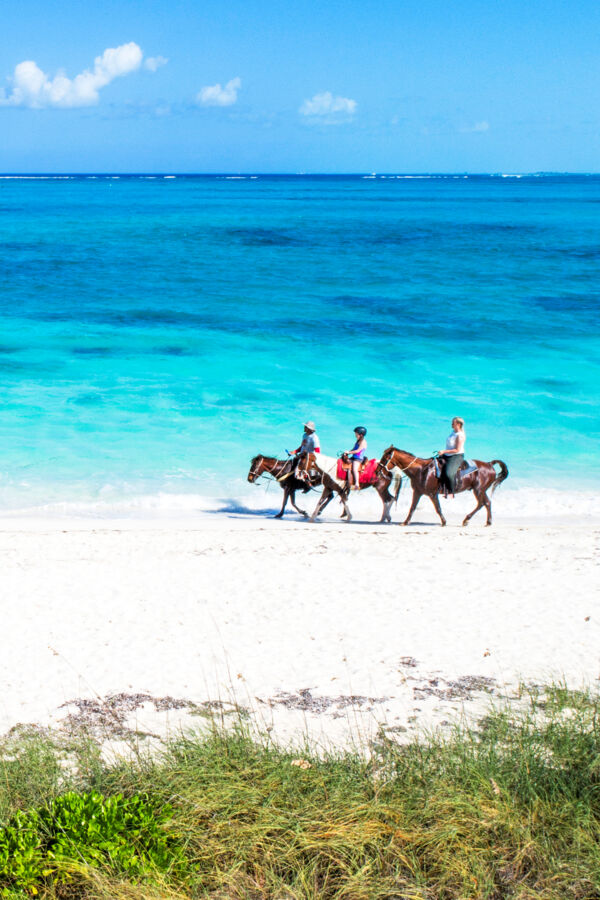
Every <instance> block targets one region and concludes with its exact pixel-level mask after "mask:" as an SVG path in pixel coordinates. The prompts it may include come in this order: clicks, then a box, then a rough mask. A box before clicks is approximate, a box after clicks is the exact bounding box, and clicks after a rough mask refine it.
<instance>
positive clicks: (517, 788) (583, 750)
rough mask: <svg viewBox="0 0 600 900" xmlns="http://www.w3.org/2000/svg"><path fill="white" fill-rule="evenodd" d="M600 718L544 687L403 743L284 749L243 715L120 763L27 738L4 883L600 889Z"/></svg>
mask: <svg viewBox="0 0 600 900" xmlns="http://www.w3.org/2000/svg"><path fill="white" fill-rule="evenodd" d="M599 713H600V698H599V697H598V696H597V695H596V694H595V693H594V692H591V691H569V689H568V688H567V687H566V686H564V685H558V686H551V687H549V688H543V687H540V686H534V687H531V688H526V689H523V690H522V691H521V694H520V696H519V697H517V698H513V699H512V700H511V701H510V702H509V701H504V702H503V704H502V705H499V706H498V705H496V706H492V707H490V708H489V710H488V712H487V714H486V715H485V717H484V718H483V719H481V720H480V721H478V722H476V723H475V724H471V725H469V724H467V723H465V722H463V723H461V724H457V725H456V726H452V727H450V728H447V729H445V730H442V731H440V732H436V733H435V734H429V735H423V734H421V735H419V736H414V737H409V736H408V733H406V732H405V733H402V735H401V742H400V741H398V739H397V732H392V733H388V734H386V729H385V728H383V729H382V731H381V733H380V734H379V736H378V738H377V739H376V740H375V741H373V742H372V743H371V744H370V745H369V746H368V747H367V746H365V747H363V748H361V749H357V750H353V751H343V752H342V751H339V750H338V751H334V750H332V751H330V752H323V751H322V750H320V751H319V752H316V750H315V748H311V746H310V745H307V746H305V747H303V748H302V749H299V748H298V747H296V748H294V749H292V748H285V747H281V746H279V745H278V744H276V743H275V742H274V741H273V740H271V738H270V737H269V736H264V737H263V738H260V737H258V738H257V736H256V735H251V734H250V732H249V731H248V724H247V722H245V721H241V720H240V722H239V723H238V724H237V726H236V727H229V728H227V729H224V728H223V725H222V722H220V723H217V722H215V723H214V727H211V728H209V729H208V730H205V731H202V732H199V733H197V734H188V735H185V736H181V737H179V738H178V739H177V740H172V741H169V742H168V743H167V744H166V745H165V746H164V748H163V749H162V751H161V752H160V753H157V752H156V751H154V752H147V753H142V752H141V751H140V749H139V746H136V747H135V748H132V752H131V753H130V754H129V755H127V756H123V757H121V758H119V759H116V760H113V761H111V762H107V761H104V760H103V756H102V754H101V753H100V752H99V749H98V748H97V750H96V752H92V751H91V750H90V747H89V746H87V747H83V746H82V747H80V748H78V747H77V746H76V745H75V744H73V743H72V744H71V745H70V746H69V747H68V748H67V749H65V748H63V749H62V750H61V748H60V746H59V743H57V741H56V738H55V737H52V738H51V737H50V736H48V735H43V734H42V735H38V736H36V737H33V738H32V737H28V738H27V740H25V741H24V742H22V743H19V742H18V741H17V742H16V743H15V742H14V741H13V742H12V743H11V746H10V752H8V748H7V753H6V754H5V755H6V759H5V760H4V762H3V763H2V764H0V771H1V772H2V776H3V777H2V779H0V810H1V811H2V820H1V821H0V889H1V890H2V891H3V896H5V897H13V898H17V897H25V896H28V897H31V896H32V895H35V894H37V896H39V897H44V898H51V897H52V898H62V897H68V898H108V897H111V898H122V900H126V898H127V900H142V898H147V900H154V898H156V900H158V898H171V900H184V898H190V900H191V898H212V900H229V898H231V900H234V898H235V900H243V898H248V900H309V898H310V900H316V898H319V900H371V898H375V900H384V898H385V900H400V898H410V900H463V898H465V900H466V898H472V900H479V898H481V900H484V898H485V900H504V898H506V900H508V898H510V900H533V898H534V897H535V898H544V900H559V898H561V900H562V898H572V900H597V898H600V715H599ZM61 753H62V754H63V755H62V757H61ZM35 759H37V760H43V761H45V763H44V764H45V765H46V766H47V771H46V773H45V774H41V773H40V772H39V771H38V770H37V768H36V767H35V766H33V765H32V760H35ZM65 761H66V762H65ZM44 794H45V796H44ZM6 848H9V849H10V852H8V850H7V849H6ZM19 854H20V858H21V863H20V865H21V868H18V867H16V863H15V860H16V859H18V858H19Z"/></svg>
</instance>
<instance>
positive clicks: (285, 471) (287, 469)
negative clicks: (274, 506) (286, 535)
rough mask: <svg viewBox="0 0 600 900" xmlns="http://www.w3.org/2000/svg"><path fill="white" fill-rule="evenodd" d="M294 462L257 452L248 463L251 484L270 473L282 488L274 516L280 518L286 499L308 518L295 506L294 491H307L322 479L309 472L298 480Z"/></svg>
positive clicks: (303, 511)
mask: <svg viewBox="0 0 600 900" xmlns="http://www.w3.org/2000/svg"><path fill="white" fill-rule="evenodd" d="M293 467H294V463H293V460H292V459H276V458H275V457H274V456H263V455H262V454H260V453H259V454H258V456H255V457H254V459H253V460H252V461H251V463H250V471H249V472H248V481H249V482H250V483H251V484H253V483H254V482H255V481H258V479H259V478H260V476H261V475H272V476H273V478H275V479H276V480H277V481H278V482H279V485H280V487H282V488H283V503H282V504H281V509H280V510H279V512H278V513H277V515H276V516H275V518H276V519H281V518H282V517H283V514H284V512H285V507H286V505H287V502H288V500H289V501H290V503H291V504H292V506H293V507H294V509H295V510H296V512H298V513H300V515H301V516H304V517H305V518H308V513H307V512H306V511H305V510H303V509H300V507H299V506H296V491H302V492H303V493H307V491H309V490H310V489H311V488H313V487H318V486H319V485H320V484H321V483H322V481H321V478H320V477H319V478H315V477H313V476H311V474H310V473H308V474H307V478H306V480H302V481H301V480H300V479H299V478H296V477H295V476H294V474H293Z"/></svg>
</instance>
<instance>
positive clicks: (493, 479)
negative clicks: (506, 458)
mask: <svg viewBox="0 0 600 900" xmlns="http://www.w3.org/2000/svg"><path fill="white" fill-rule="evenodd" d="M475 464H476V466H477V469H476V471H475V472H470V473H469V474H468V475H461V473H460V470H459V471H458V473H457V477H456V481H457V484H456V493H457V494H460V493H462V492H463V491H473V493H474V494H475V498H476V500H477V506H476V507H475V509H474V510H473V512H470V513H469V515H468V516H465V518H464V521H463V525H466V524H467V522H468V521H469V519H471V518H472V517H473V516H474V515H475V513H476V512H477V511H478V510H480V509H481V507H482V506H485V508H486V510H487V522H486V523H485V524H486V525H491V524H492V503H491V500H490V498H489V497H488V495H487V491H488V490H489V489H490V488H491V492H490V496H491V495H492V494H493V493H494V491H495V490H496V488H497V487H498V485H499V484H502V482H503V481H505V480H506V479H507V478H508V467H507V465H506V463H504V462H502V460H501V459H493V460H492V461H491V462H481V460H479V459H476V460H475ZM494 466H500V474H498V472H496V470H495V468H494ZM379 467H380V468H381V469H382V470H385V471H386V472H391V471H392V469H393V468H394V467H396V468H398V469H400V470H401V471H402V472H403V473H404V474H405V475H406V476H407V477H408V478H409V480H410V483H411V487H412V490H413V496H412V503H411V506H410V509H409V511H408V515H407V517H406V519H405V520H404V522H403V523H402V524H403V525H408V523H409V522H410V520H411V519H412V515H413V513H414V511H415V509H416V508H417V503H418V502H419V500H420V499H421V497H422V496H423V494H426V495H427V496H428V497H429V499H430V500H431V502H432V503H433V506H434V508H435V511H436V513H437V514H438V516H439V517H440V519H441V521H442V525H445V524H446V520H445V518H444V515H443V513H442V510H441V507H440V500H439V497H438V494H439V492H440V490H441V489H442V485H441V484H440V481H439V478H438V476H437V475H436V472H435V464H434V461H433V459H432V458H431V459H422V458H421V457H420V456H415V455H414V454H413V453H407V452H406V451H405V450H398V449H397V448H396V447H388V448H387V450H386V451H385V452H384V454H383V456H382V457H381V460H380V462H379Z"/></svg>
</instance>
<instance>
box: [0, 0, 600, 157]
mask: <svg viewBox="0 0 600 900" xmlns="http://www.w3.org/2000/svg"><path fill="white" fill-rule="evenodd" d="M599 33H600V4H598V3H597V2H588V0H581V2H578V3H577V4H569V3H567V2H551V0H546V2H538V0H530V2H528V3H526V4H524V3H523V2H522V0H520V2H518V3H517V2H513V0H504V2H495V0H455V2H452V3H451V2H448V0H445V2H437V0H421V2H401V0H395V2H392V0H389V2H388V0H362V2H357V0H343V2H338V0H319V2H316V0H315V2H313V0H243V2H242V0H228V2H227V3H222V2H215V0H204V2H198V0H172V2H165V0H125V2H114V0H103V2H102V3H101V4H98V3H93V4H92V3H87V2H85V0H83V2H81V0H80V2H78V3H75V2H62V3H61V2H57V3H55V4H52V5H51V4H48V3H47V2H46V3H41V2H38V0H22V2H21V3H19V4H14V3H13V4H10V5H7V8H5V9H4V11H3V21H2V38H3V39H2V41H1V46H0V136H1V139H0V170H1V171H3V172H73V171H81V172H84V171H98V172H101V171H107V172H110V171H113V172H114V171H120V172H135V171H147V172H149V171H166V172H223V171H228V172H237V171H240V172H242V171H243V172H371V171H377V172H431V171H436V172H450V171H452V172H457V171H470V172H498V171H503V172H524V171H542V170H543V171H572V172H582V171H599V170H600V162H599V161H600V127H599V126H600V112H599V111H600V77H599V76H600V52H599V49H598V43H599V42H598V35H599ZM107 51H109V52H108V53H107ZM96 60H97V61H96ZM27 63H29V65H25V64H27ZM32 63H35V64H36V65H35V66H33V65H32ZM15 70H16V71H15ZM57 76H58V78H57ZM63 76H64V77H63ZM77 76H80V77H79V78H77ZM67 79H68V80H67Z"/></svg>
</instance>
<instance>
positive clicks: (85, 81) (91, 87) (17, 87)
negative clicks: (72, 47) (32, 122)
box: [0, 41, 166, 109]
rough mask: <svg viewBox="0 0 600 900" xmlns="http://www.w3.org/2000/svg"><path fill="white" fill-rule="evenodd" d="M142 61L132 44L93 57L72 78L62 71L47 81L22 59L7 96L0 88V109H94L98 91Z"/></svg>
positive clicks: (137, 49)
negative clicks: (50, 107)
mask: <svg viewBox="0 0 600 900" xmlns="http://www.w3.org/2000/svg"><path fill="white" fill-rule="evenodd" d="M142 58H143V53H142V51H141V49H140V47H139V46H138V45H137V44H136V43H134V41H130V42H129V43H128V44H121V46H120V47H109V48H108V49H107V50H105V51H104V53H103V54H102V56H97V57H96V59H95V60H94V68H93V69H85V70H84V71H83V72H80V74H79V75H76V76H75V77H74V78H68V77H67V76H66V75H65V74H64V72H62V71H59V72H58V73H57V74H56V75H55V76H54V78H50V77H49V76H48V75H46V73H45V72H43V71H42V70H41V69H40V68H39V66H38V65H37V63H35V62H33V60H25V61H24V62H21V63H19V64H18V65H17V66H15V71H14V75H13V76H12V78H11V79H10V80H11V90H10V93H8V94H7V93H6V91H4V90H2V89H0V106H28V107H30V108H32V109H41V108H42V107H45V106H61V107H69V106H93V105H94V104H96V103H97V102H98V100H99V91H100V89H101V88H103V87H106V85H107V84H110V82H111V81H113V80H114V79H115V78H120V77H121V76H122V75H128V74H129V73H130V72H135V71H136V69H139V68H140V66H141V64H142ZM158 59H160V60H162V59H163V57H154V60H153V63H156V60H158ZM146 62H147V63H148V62H149V60H146ZM165 62H166V60H165ZM160 65H163V63H160ZM149 68H151V66H149ZM156 68H158V66H156ZM152 71H154V70H152Z"/></svg>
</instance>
